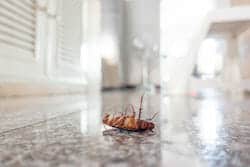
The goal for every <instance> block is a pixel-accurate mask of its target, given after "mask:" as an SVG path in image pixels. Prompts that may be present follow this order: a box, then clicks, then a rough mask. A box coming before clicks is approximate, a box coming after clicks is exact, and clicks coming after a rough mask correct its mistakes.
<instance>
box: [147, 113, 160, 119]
mask: <svg viewBox="0 0 250 167" xmlns="http://www.w3.org/2000/svg"><path fill="white" fill-rule="evenodd" d="M157 114H158V112H156V113H154V115H153V116H152V118H149V119H147V120H148V121H152V120H153V119H154V118H155V116H156V115H157Z"/></svg>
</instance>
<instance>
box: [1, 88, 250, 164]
mask: <svg viewBox="0 0 250 167" xmlns="http://www.w3.org/2000/svg"><path fill="white" fill-rule="evenodd" d="M139 96H140V94H139V93H137V92H106V93H104V94H103V95H100V94H91V95H88V96H79V95H75V96H60V97H27V98H2V99H0V115H1V117H0V125H1V126H0V166H1V167H2V166H4V167H5V166H18V167H19V166H24V167H26V166H41V167H46V166H53V167H54V166H87V167H91V166H122V167H123V166H153V167H155V166H163V167H166V166H171V167H175V166H178V167H179V166H182V167H183V166H190V167H196V166H197V167H198V166H201V167H205V166H208V167H213V166H216V167H226V166H237V167H238V166H241V167H247V166H250V99H249V100H248V99H247V98H242V99H232V98H229V97H227V96H222V95H216V96H208V97H206V96H195V97H179V96H177V97H164V96H161V95H147V96H146V97H145V102H144V112H143V117H144V118H148V117H150V116H152V115H153V114H154V113H155V112H159V115H158V116H157V117H156V119H155V122H156V125H157V126H156V129H155V130H154V132H144V133H131V132H126V131H119V130H115V129H110V128H108V129H105V128H104V126H103V125H102V123H101V117H102V115H103V113H104V112H115V111H121V110H122V109H124V107H125V106H126V105H127V104H129V103H134V104H137V106H138V103H139Z"/></svg>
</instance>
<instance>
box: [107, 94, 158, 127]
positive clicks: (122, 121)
mask: <svg viewBox="0 0 250 167" xmlns="http://www.w3.org/2000/svg"><path fill="white" fill-rule="evenodd" d="M142 102H143V96H141V101H140V108H139V115H138V118H136V113H135V109H134V106H133V105H132V104H130V105H129V106H128V107H127V109H126V110H125V113H122V114H121V115H120V116H112V115H110V114H105V116H104V118H103V123H104V124H106V125H108V126H111V127H114V128H118V129H123V130H128V131H145V130H151V131H152V130H153V129H154V127H155V124H154V123H153V122H151V121H152V120H153V118H154V117H155V116H156V114H157V113H156V114H154V116H153V117H152V118H151V119H147V120H141V112H142ZM129 109H132V114H130V115H127V111H128V110H129Z"/></svg>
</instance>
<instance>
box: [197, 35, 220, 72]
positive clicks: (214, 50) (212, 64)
mask: <svg viewBox="0 0 250 167" xmlns="http://www.w3.org/2000/svg"><path fill="white" fill-rule="evenodd" d="M222 66H223V43H222V41H220V40H218V39H214V38H208V39H206V40H205V41H204V42H203V43H202V45H201V48H200V51H199V55H198V61H197V67H198V73H200V74H204V75H215V74H216V73H217V72H219V71H220V70H221V69H222Z"/></svg>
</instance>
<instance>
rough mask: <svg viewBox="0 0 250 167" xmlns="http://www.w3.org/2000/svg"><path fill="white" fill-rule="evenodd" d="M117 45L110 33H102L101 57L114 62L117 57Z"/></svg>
mask: <svg viewBox="0 0 250 167" xmlns="http://www.w3.org/2000/svg"><path fill="white" fill-rule="evenodd" d="M117 50H118V48H117V45H116V42H115V39H114V38H113V37H112V36H111V35H104V36H103V37H102V40H101V55H102V58H104V59H106V60H108V61H109V62H115V61H116V57H117V54H118V53H117Z"/></svg>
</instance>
